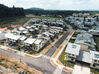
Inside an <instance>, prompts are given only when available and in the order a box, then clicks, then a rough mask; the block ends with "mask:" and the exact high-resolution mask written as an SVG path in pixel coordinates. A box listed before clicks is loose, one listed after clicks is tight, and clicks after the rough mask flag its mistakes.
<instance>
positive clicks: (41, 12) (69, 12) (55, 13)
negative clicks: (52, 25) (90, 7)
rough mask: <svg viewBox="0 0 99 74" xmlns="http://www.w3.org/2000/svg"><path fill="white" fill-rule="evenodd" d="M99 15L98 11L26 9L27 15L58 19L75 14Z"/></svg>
mask: <svg viewBox="0 0 99 74" xmlns="http://www.w3.org/2000/svg"><path fill="white" fill-rule="evenodd" d="M87 12H88V13H90V14H92V13H97V12H98V11H73V10H31V9H26V10H25V13H26V14H34V15H39V16H41V15H47V16H54V17H58V16H59V15H61V16H63V17H66V16H69V15H72V14H73V13H87Z"/></svg>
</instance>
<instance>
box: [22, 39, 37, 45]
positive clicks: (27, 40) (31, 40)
mask: <svg viewBox="0 0 99 74" xmlns="http://www.w3.org/2000/svg"><path fill="white" fill-rule="evenodd" d="M35 40H36V39H33V38H28V39H26V40H25V41H24V43H28V44H33V43H34V42H35Z"/></svg>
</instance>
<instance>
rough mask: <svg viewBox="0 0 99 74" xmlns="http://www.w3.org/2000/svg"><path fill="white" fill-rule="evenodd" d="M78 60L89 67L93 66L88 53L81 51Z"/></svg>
mask: <svg viewBox="0 0 99 74" xmlns="http://www.w3.org/2000/svg"><path fill="white" fill-rule="evenodd" d="M76 60H77V61H80V62H82V63H86V64H89V65H90V64H92V57H91V54H90V52H88V51H80V53H79V56H77V59H76Z"/></svg>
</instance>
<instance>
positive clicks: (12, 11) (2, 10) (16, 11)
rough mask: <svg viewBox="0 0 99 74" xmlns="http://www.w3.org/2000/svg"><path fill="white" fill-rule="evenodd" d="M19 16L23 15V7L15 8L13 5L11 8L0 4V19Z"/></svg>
mask: <svg viewBox="0 0 99 74" xmlns="http://www.w3.org/2000/svg"><path fill="white" fill-rule="evenodd" d="M19 16H25V13H24V9H23V8H16V7H14V6H13V8H9V7H7V6H4V5H2V4H0V19H3V18H9V17H19ZM0 21H1V20H0Z"/></svg>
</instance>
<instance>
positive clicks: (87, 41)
mask: <svg viewBox="0 0 99 74" xmlns="http://www.w3.org/2000/svg"><path fill="white" fill-rule="evenodd" d="M75 43H76V44H79V45H81V50H88V49H89V50H95V45H96V43H95V42H94V39H93V37H92V35H90V34H88V33H81V34H78V35H77V38H76V40H75Z"/></svg>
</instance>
